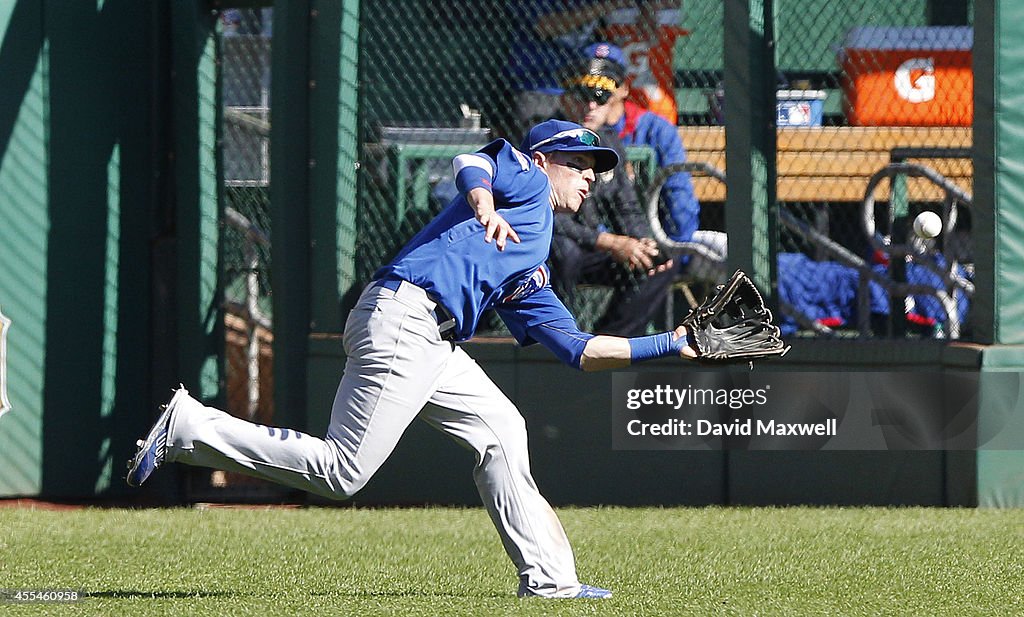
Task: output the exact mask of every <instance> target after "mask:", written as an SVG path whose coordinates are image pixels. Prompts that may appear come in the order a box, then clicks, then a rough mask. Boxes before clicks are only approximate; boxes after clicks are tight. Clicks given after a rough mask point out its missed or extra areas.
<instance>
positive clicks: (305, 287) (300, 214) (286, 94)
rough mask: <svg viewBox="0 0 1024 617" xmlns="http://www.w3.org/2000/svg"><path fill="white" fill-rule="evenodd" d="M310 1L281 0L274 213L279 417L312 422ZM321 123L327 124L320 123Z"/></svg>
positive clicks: (274, 87)
mask: <svg viewBox="0 0 1024 617" xmlns="http://www.w3.org/2000/svg"><path fill="white" fill-rule="evenodd" d="M310 19H311V14H310V3H309V2H308V1H306V0H283V1H282V2H277V3H275V4H274V51H273V60H272V68H271V70H272V72H273V75H274V80H273V83H272V84H271V100H272V101H273V103H272V105H271V109H270V116H271V126H272V129H271V144H272V146H271V153H270V169H271V174H272V178H271V182H270V212H271V219H272V220H273V227H274V230H273V237H272V238H271V268H270V273H271V277H272V279H273V286H274V297H273V309H274V421H275V422H277V423H280V424H282V425H286V426H294V427H304V426H305V422H306V420H305V419H306V415H305V413H306V355H307V345H308V338H309V333H310V297H311V294H312V292H313V288H312V286H311V273H310V250H311V249H310V234H309V229H310V173H311V172H310V170H311V168H312V167H314V166H316V165H317V161H315V160H314V159H313V158H312V157H311V156H310V125H309V124H310V123H309V119H310V115H309V114H310V90H311V89H315V88H316V87H317V84H316V83H315V82H313V81H312V78H311V75H310ZM318 128H319V127H318Z"/></svg>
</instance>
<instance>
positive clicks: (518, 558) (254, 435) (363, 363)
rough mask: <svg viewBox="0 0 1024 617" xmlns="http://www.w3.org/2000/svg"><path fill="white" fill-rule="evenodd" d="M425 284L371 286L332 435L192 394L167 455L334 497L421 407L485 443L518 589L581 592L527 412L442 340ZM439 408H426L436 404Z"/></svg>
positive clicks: (352, 486)
mask: <svg viewBox="0 0 1024 617" xmlns="http://www.w3.org/2000/svg"><path fill="white" fill-rule="evenodd" d="M434 307H435V304H434V302H433V301H432V300H430V298H429V297H428V296H427V294H426V292H425V291H424V290H423V289H421V288H420V287H417V286H415V285H412V284H411V283H406V282H403V283H402V284H401V286H400V287H399V288H398V289H397V290H396V291H391V290H389V289H385V288H384V287H381V286H375V285H371V286H370V287H368V288H367V289H366V290H364V291H363V294H362V296H361V297H360V299H359V302H358V304H357V305H356V307H355V308H354V309H353V310H352V312H351V314H350V315H349V318H348V322H347V323H346V326H345V335H344V345H345V353H346V355H347V357H348V360H347V362H346V365H345V373H344V375H343V376H342V379H341V383H340V385H339V386H338V392H337V395H336V396H335V399H334V407H333V409H332V410H331V422H330V427H329V428H328V430H327V436H326V437H325V438H324V439H319V438H317V437H313V436H311V435H307V434H304V433H300V432H297V431H294V430H291V429H283V428H272V427H267V426H261V425H258V424H254V423H251V422H247V421H245V420H242V419H240V418H236V417H234V416H231V415H229V414H227V413H225V412H222V411H219V410H217V409H213V408H211V407H206V406H203V405H202V404H201V403H199V402H198V401H196V400H195V399H193V398H190V397H185V398H184V399H183V400H182V402H180V403H179V404H178V405H177V408H176V409H175V410H174V412H173V414H172V416H171V422H170V427H169V431H168V441H167V443H168V451H167V460H169V461H176V462H180V463H187V464H190V465H201V466H204V467H213V468H216V469H223V470H227V471H238V472H242V473H245V474H248V475H251V476H255V477H258V478H263V479H266V480H271V481H273V482H277V483H279V484H284V485H286V486H290V487H294V488H298V489H302V490H305V491H308V492H310V493H314V494H317V495H321V496H324V497H327V498H331V499H346V498H348V497H351V496H352V495H354V494H355V493H356V492H357V491H358V490H359V489H361V488H362V487H363V486H364V485H365V484H366V482H367V481H368V480H369V479H370V478H371V477H372V476H373V474H374V473H375V472H376V471H377V469H379V468H380V466H381V465H382V464H383V463H384V461H385V460H386V459H387V458H388V456H389V455H390V454H391V452H392V451H393V450H394V448H395V446H396V445H397V444H398V440H399V438H400V437H401V436H402V433H403V432H404V431H405V429H406V427H407V426H409V424H410V423H411V422H412V421H413V419H414V418H416V417H417V415H418V416H420V417H422V418H423V419H424V420H426V421H427V422H428V423H430V424H431V425H432V426H434V427H435V428H437V429H439V430H441V431H443V432H444V433H446V434H447V435H450V436H451V437H452V438H453V439H455V440H456V441H458V442H460V443H462V444H464V445H465V446H466V447H468V448H470V449H471V450H473V451H474V452H475V453H476V468H475V470H474V474H473V477H474V480H475V481H476V485H477V489H478V490H479V492H480V497H481V499H482V500H483V503H484V505H485V506H486V508H487V511H488V513H489V514H490V516H491V520H492V521H493V522H494V525H495V527H497V529H498V533H499V534H500V535H501V541H502V544H503V545H504V547H505V550H506V551H507V552H508V555H509V557H511V559H512V561H513V563H514V564H515V566H516V569H517V570H518V573H519V581H520V587H519V593H520V594H521V595H523V594H530V595H539V596H546V597H571V596H573V595H575V594H576V593H577V592H578V591H579V589H580V583H579V580H578V579H577V575H576V567H575V563H574V558H573V553H572V548H571V547H570V546H569V540H568V538H566V535H565V532H564V531H563V529H562V526H561V524H560V523H559V521H558V518H557V517H556V515H555V513H554V511H553V510H552V509H551V506H550V505H548V503H547V501H546V500H545V499H544V498H543V497H542V496H541V494H540V492H539V491H538V490H537V486H536V484H535V483H534V481H533V477H532V476H531V475H530V463H529V452H528V449H527V435H526V423H525V421H524V419H523V417H522V415H521V414H520V413H519V410H518V409H516V407H515V405H514V404H512V402H511V401H509V400H508V398H507V397H506V396H505V395H504V394H503V393H502V392H501V390H499V389H498V387H497V386H496V385H494V383H493V382H492V381H491V379H490V378H489V377H488V376H487V375H486V374H485V373H484V371H483V370H482V369H481V368H480V367H479V366H478V365H477V363H476V362H475V361H474V360H473V359H472V358H470V357H469V356H468V355H467V354H466V353H465V352H464V351H463V350H462V349H461V348H459V347H457V346H455V345H453V344H451V343H450V342H448V341H445V340H442V339H441V336H440V334H439V332H438V326H437V320H436V318H435V317H434V314H433V312H432V311H433V310H434ZM428 402H429V403H433V404H434V405H436V407H428V408H425V409H424V405H426V403H428Z"/></svg>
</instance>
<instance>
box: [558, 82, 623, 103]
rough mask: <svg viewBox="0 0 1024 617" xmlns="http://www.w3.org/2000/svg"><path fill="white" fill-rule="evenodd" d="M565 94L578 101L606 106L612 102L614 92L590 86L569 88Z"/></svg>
mask: <svg viewBox="0 0 1024 617" xmlns="http://www.w3.org/2000/svg"><path fill="white" fill-rule="evenodd" d="M565 93H566V94H567V95H568V96H570V97H571V98H574V99H576V100H578V101H583V102H586V103H589V102H591V101H593V102H595V103H597V104H598V105H605V104H607V103H608V101H610V100H612V94H613V92H612V91H611V90H605V89H604V88H591V87H589V86H573V87H571V88H568V89H567V90H566V91H565Z"/></svg>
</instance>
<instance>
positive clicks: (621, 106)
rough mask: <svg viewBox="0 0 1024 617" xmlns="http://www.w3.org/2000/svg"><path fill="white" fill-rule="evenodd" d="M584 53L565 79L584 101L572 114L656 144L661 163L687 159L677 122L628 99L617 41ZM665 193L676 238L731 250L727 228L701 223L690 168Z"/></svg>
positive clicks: (629, 139) (668, 227)
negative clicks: (706, 227)
mask: <svg viewBox="0 0 1024 617" xmlns="http://www.w3.org/2000/svg"><path fill="white" fill-rule="evenodd" d="M582 56H583V59H582V61H581V62H580V63H579V64H576V65H575V67H570V69H569V74H568V76H567V78H566V80H565V81H566V83H567V84H568V85H567V88H566V96H567V97H569V101H570V104H574V103H573V101H576V103H575V105H577V106H581V107H579V108H578V109H577V111H576V113H575V114H574V115H571V116H570V117H571V118H574V119H576V121H577V122H579V123H580V124H582V125H583V126H586V127H587V128H590V129H593V130H598V129H602V128H606V129H608V130H610V131H611V132H614V133H615V134H616V136H617V137H618V138H619V139H620V140H621V141H622V144H623V145H626V146H647V147H649V148H652V149H653V150H654V154H655V157H656V160H657V164H658V167H667V166H668V165H673V164H676V163H685V162H686V148H685V147H684V146H683V141H682V139H681V138H680V137H679V131H678V129H677V127H676V126H675V125H673V124H671V123H670V122H668V121H667V120H665V119H664V118H662V117H661V116H659V115H658V114H655V113H654V112H652V111H650V110H648V109H645V108H644V107H641V106H640V105H638V104H636V103H635V102H633V101H631V100H628V98H629V94H630V90H629V85H628V78H627V69H626V64H627V62H626V56H625V54H624V53H623V51H622V49H620V48H619V47H617V46H615V45H612V44H611V43H594V44H592V45H589V46H587V47H585V48H584V49H583V50H582ZM661 197H662V200H663V202H664V204H665V206H666V215H667V216H666V217H665V220H664V221H662V224H663V225H664V227H665V232H666V233H667V234H668V236H669V237H670V238H671V239H672V240H676V241H678V242H691V241H692V242H700V243H702V244H706V245H708V246H710V247H711V248H712V249H714V250H715V252H717V253H718V254H720V255H725V253H726V239H725V234H724V233H721V232H716V231H708V230H698V229H697V228H698V226H699V224H700V202H698V201H697V196H696V194H695V193H694V191H693V180H692V178H691V177H690V174H689V173H686V172H679V173H676V174H673V175H672V176H671V177H669V178H668V180H667V181H666V182H665V186H664V188H662V191H661ZM684 259H685V258H684ZM722 274H723V275H724V272H723V273H722Z"/></svg>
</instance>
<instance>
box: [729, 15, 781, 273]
mask: <svg viewBox="0 0 1024 617" xmlns="http://www.w3.org/2000/svg"><path fill="white" fill-rule="evenodd" d="M773 21H774V17H773V7H772V0H727V2H726V3H725V29H724V30H725V80H724V83H725V99H726V103H725V131H726V145H725V160H726V164H725V166H726V169H728V174H729V189H728V194H727V195H726V200H725V212H726V216H725V221H726V222H725V228H726V232H727V233H728V235H729V266H730V268H731V269H733V268H742V269H744V270H746V271H747V272H748V273H749V274H750V275H751V276H752V277H753V279H754V281H755V282H756V283H757V285H758V286H759V287H760V288H761V289H764V290H767V289H771V287H772V281H774V280H775V277H774V269H775V268H774V259H773V258H772V255H773V254H774V251H773V249H774V246H775V244H776V240H775V238H776V236H777V233H776V217H775V216H773V215H772V210H773V209H774V208H775V176H776V173H775V166H776V165H775V85H776V84H775V58H774V53H775V43H774V28H773ZM751 221H753V224H752V225H751Z"/></svg>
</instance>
